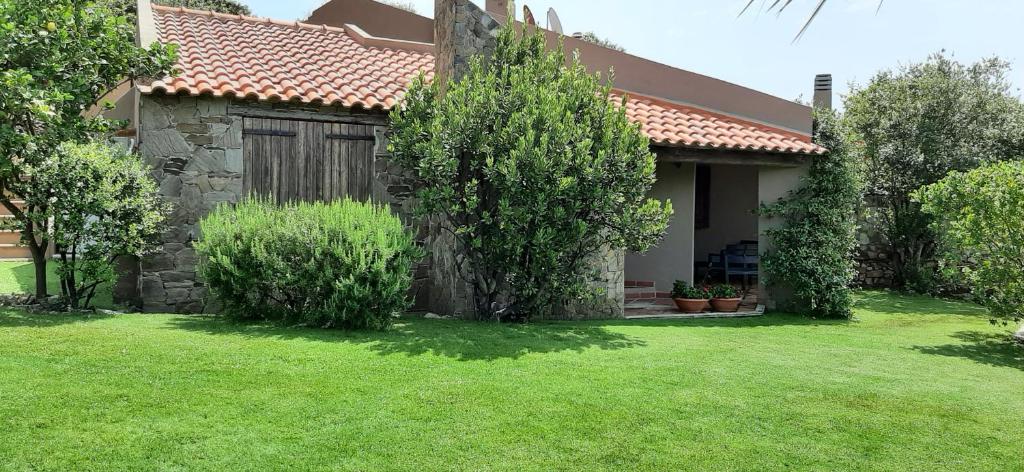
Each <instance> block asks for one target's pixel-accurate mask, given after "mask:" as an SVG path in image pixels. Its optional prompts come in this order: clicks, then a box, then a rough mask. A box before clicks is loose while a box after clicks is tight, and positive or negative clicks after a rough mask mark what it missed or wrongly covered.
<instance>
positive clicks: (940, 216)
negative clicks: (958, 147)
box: [914, 161, 1024, 321]
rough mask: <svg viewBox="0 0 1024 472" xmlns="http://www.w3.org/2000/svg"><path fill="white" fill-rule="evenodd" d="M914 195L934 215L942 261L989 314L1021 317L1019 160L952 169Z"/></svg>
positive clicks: (1022, 189) (1023, 236)
mask: <svg viewBox="0 0 1024 472" xmlns="http://www.w3.org/2000/svg"><path fill="white" fill-rule="evenodd" d="M914 196H915V198H916V199H917V200H919V201H920V202H921V203H922V204H923V209H924V211H925V213H927V214H929V215H931V216H932V217H934V222H933V226H934V228H935V229H936V230H937V232H938V234H939V235H940V241H941V242H942V244H941V247H942V249H943V251H942V254H943V255H944V260H945V261H946V263H947V264H948V267H950V268H951V269H953V270H956V271H959V272H960V273H961V274H962V275H963V276H964V277H965V279H966V281H967V283H968V285H969V286H970V287H971V291H972V292H973V294H974V295H975V296H976V297H977V298H978V300H979V301H980V302H981V303H982V304H984V305H985V306H986V307H988V309H989V311H990V312H991V313H992V314H993V315H994V316H997V317H1000V318H1003V319H1013V320H1015V321H1020V320H1021V319H1024V162H1020V161H1018V162H999V163H995V164H990V165H987V166H984V167H980V168H978V169H975V170H972V171H970V172H954V173H952V174H950V175H949V176H947V177H946V178H944V179H942V180H940V181H938V182H937V183H934V184H931V185H928V186H926V187H923V188H921V189H920V190H919V191H917V192H916V193H915V194H914ZM963 261H970V262H969V263H967V264H964V263H963Z"/></svg>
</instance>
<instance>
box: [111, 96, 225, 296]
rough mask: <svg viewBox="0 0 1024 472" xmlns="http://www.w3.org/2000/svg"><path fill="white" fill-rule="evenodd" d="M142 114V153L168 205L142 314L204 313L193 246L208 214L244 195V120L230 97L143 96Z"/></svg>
mask: <svg viewBox="0 0 1024 472" xmlns="http://www.w3.org/2000/svg"><path fill="white" fill-rule="evenodd" d="M139 114H140V127H139V150H140V153H141V155H142V158H143V161H144V162H145V163H146V164H147V165H149V166H150V167H152V169H153V171H152V172H153V177H154V178H155V179H156V181H157V183H158V184H159V186H160V195H161V197H162V198H163V200H164V201H165V202H166V203H167V204H168V206H169V215H168V218H167V222H166V227H165V230H164V232H163V234H162V235H161V245H160V247H159V248H158V249H157V250H156V251H154V252H152V253H151V254H148V255H146V256H145V257H143V258H142V261H141V265H140V269H141V298H142V309H143V310H144V311H147V312H175V313H198V312H202V311H203V310H204V308H205V298H206V287H205V286H204V285H203V284H202V282H201V281H199V280H198V279H197V276H196V268H195V266H196V253H195V249H193V247H192V243H193V242H194V241H196V239H197V238H198V236H199V221H200V219H202V217H203V216H205V215H206V214H207V213H208V212H209V211H210V210H212V209H213V208H214V207H216V206H217V205H218V204H220V203H223V202H227V203H235V202H237V201H238V200H239V199H240V198H241V195H242V118H241V117H238V116H230V115H228V112H227V101H226V100H222V99H213V98H194V97H162V96H145V97H142V100H141V102H140V112H139ZM127 276H128V277H131V275H130V274H128V275H127ZM121 283H124V284H129V283H130V282H128V281H123V282H121Z"/></svg>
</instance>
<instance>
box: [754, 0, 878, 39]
mask: <svg viewBox="0 0 1024 472" xmlns="http://www.w3.org/2000/svg"><path fill="white" fill-rule="evenodd" d="M756 1H757V0H750V1H748V2H747V4H746V5H744V6H743V10H741V11H740V14H739V16H743V14H744V13H746V12H747V10H749V9H750V7H751V6H752V5H754V2H756ZM764 2H765V0H762V1H761V3H762V4H763V3H764ZM783 2H785V3H783ZM792 3H793V0H772V3H771V5H769V6H768V8H767V10H766V11H772V10H775V15H776V16H778V15H781V14H782V12H783V11H785V10H786V8H787V7H789V5H790V4H792ZM826 3H828V0H818V4H817V5H815V7H814V11H813V12H811V16H810V17H809V18H807V21H806V22H804V26H803V27H802V28H800V32H799V33H797V34H796V37H794V38H793V42H794V43H795V42H797V41H799V40H800V38H801V37H802V36H803V35H804V33H806V32H807V29H808V28H809V27H810V26H811V23H813V22H814V19H815V18H817V17H818V14H819V13H821V10H822V8H824V7H825V4H826ZM884 3H885V0H878V8H877V9H876V10H875V14H876V15H877V14H878V12H880V11H882V5H883V4H884Z"/></svg>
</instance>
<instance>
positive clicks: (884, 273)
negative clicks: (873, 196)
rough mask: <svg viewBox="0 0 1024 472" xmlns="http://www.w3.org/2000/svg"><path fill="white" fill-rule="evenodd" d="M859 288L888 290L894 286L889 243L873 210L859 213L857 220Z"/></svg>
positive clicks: (865, 209)
mask: <svg viewBox="0 0 1024 472" xmlns="http://www.w3.org/2000/svg"><path fill="white" fill-rule="evenodd" d="M855 258H856V261H857V278H856V280H855V281H854V282H855V283H856V285H857V286H859V287H864V288H888V287H891V286H892V280H893V269H892V264H891V262H890V254H889V243H888V242H887V241H886V239H885V237H884V236H883V235H882V231H881V221H880V219H879V217H878V215H877V212H876V211H874V209H873V208H870V207H869V208H864V209H862V210H861V211H860V212H858V219H857V252H856V255H855Z"/></svg>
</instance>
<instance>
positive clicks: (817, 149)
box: [615, 92, 825, 154]
mask: <svg viewBox="0 0 1024 472" xmlns="http://www.w3.org/2000/svg"><path fill="white" fill-rule="evenodd" d="M623 93H624V94H625V95H626V115H627V116H629V118H630V119H631V120H632V121H634V122H636V123H639V124H640V129H641V130H643V132H644V133H645V134H646V135H647V136H649V137H650V138H651V140H652V141H654V142H655V143H657V144H661V145H665V146H683V147H698V148H712V149H733V150H745V151H767V152H784V153H801V154H821V153H824V152H825V148H822V147H821V146H818V145H816V144H813V143H812V142H811V139H810V137H809V136H807V135H804V134H800V133H797V132H793V131H787V130H783V129H779V128H776V127H772V126H768V125H765V124H761V123H756V122H753V121H748V120H744V119H741V118H736V117H733V116H729V115H724V114H721V113H715V112H712V111H708V110H704V109H701V108H697V107H693V106H686V105H681V104H678V103H672V102H667V101H664V100H659V99H655V98H650V97H646V96H643V95H636V94H633V93H630V92H616V94H618V95H617V96H616V97H615V99H616V100H621V99H622V94H623Z"/></svg>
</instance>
